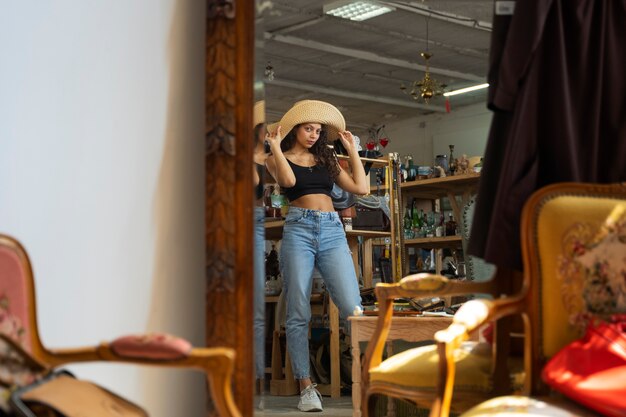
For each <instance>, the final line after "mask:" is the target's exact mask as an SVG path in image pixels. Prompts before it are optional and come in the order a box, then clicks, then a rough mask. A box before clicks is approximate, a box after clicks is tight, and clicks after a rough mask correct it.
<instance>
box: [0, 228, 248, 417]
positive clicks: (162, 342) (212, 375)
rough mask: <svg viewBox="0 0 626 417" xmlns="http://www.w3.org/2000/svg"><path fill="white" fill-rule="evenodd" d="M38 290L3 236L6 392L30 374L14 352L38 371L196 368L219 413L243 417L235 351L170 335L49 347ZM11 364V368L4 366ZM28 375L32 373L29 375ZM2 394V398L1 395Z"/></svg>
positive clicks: (1, 333)
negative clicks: (16, 368) (79, 366)
mask: <svg viewBox="0 0 626 417" xmlns="http://www.w3.org/2000/svg"><path fill="white" fill-rule="evenodd" d="M36 312H37V309H36V304H35V286H34V279H33V272H32V268H31V263H30V260H29V257H28V254H27V253H26V250H25V249H24V248H23V247H22V245H20V243H19V242H18V241H17V240H15V239H14V238H12V237H10V236H7V235H1V234H0V362H2V363H3V366H2V367H0V368H2V369H1V370H0V389H2V388H3V387H4V389H5V392H4V394H6V388H7V386H11V385H14V384H17V383H19V382H20V381H21V382H24V381H28V378H26V377H25V375H26V374H28V372H26V371H21V373H20V372H16V373H17V374H18V375H16V374H14V375H12V374H11V369H12V368H11V367H10V366H8V365H7V364H8V363H9V362H8V361H9V360H10V359H11V358H10V357H9V355H10V354H11V352H12V350H11V349H13V351H15V348H16V347H17V349H18V350H23V351H25V352H27V353H28V355H29V356H30V357H32V358H33V360H31V362H36V363H31V364H30V366H31V367H32V366H35V368H36V369H38V371H40V370H42V369H43V370H46V369H53V368H56V367H58V366H61V365H64V364H68V363H77V362H91V361H104V362H120V363H133V364H138V365H149V366H163V367H171V368H194V369H197V370H200V371H203V372H204V373H206V375H207V379H208V384H209V388H210V393H211V397H212V400H213V404H214V406H215V409H216V411H217V413H218V414H219V415H220V416H223V417H239V416H240V415H241V414H240V413H239V410H238V409H237V407H236V406H235V404H234V401H233V397H232V391H231V377H232V372H233V368H234V360H235V352H234V350H233V349H230V348H193V347H192V346H191V345H190V344H189V343H188V342H187V341H185V340H183V339H180V338H177V337H174V336H170V335H165V334H157V335H155V334H151V335H143V336H142V335H131V336H126V337H121V338H119V339H116V340H115V341H112V342H111V343H101V344H100V345H98V346H91V347H83V348H72V349H54V350H52V349H47V348H45V347H44V346H43V344H42V343H41V340H40V338H39V332H38V328H37V314H36ZM4 365H6V366H4ZM26 376H27V375H26ZM0 394H2V393H1V392H0Z"/></svg>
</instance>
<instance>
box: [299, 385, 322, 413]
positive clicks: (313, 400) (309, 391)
mask: <svg viewBox="0 0 626 417" xmlns="http://www.w3.org/2000/svg"><path fill="white" fill-rule="evenodd" d="M316 386H317V384H311V385H309V386H308V387H306V388H305V389H303V390H302V392H301V393H300V402H299V403H298V410H300V411H322V394H320V393H319V391H318V390H317V389H315V387H316Z"/></svg>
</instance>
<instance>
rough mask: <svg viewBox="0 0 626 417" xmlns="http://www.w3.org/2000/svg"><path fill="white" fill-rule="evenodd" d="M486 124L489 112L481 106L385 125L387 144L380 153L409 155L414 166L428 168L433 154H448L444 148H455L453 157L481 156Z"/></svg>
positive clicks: (486, 132)
mask: <svg viewBox="0 0 626 417" xmlns="http://www.w3.org/2000/svg"><path fill="white" fill-rule="evenodd" d="M490 124H491V112H490V111H489V110H488V109H487V108H486V105H485V104H484V103H480V104H475V105H472V106H467V107H464V108H460V109H458V110H455V109H453V111H452V112H451V113H436V114H432V115H428V116H421V117H415V118H412V119H407V120H402V121H397V122H390V123H386V124H385V131H386V133H387V135H388V136H389V138H390V139H391V142H390V143H389V145H388V146H387V148H386V149H385V150H384V152H385V153H387V152H398V153H400V155H401V156H404V155H406V154H411V155H412V156H413V161H414V163H416V164H417V165H422V164H424V165H432V163H433V158H434V156H435V155H438V154H445V155H448V153H449V147H448V145H455V147H454V155H455V156H456V157H460V156H461V155H462V154H467V155H468V156H479V155H483V154H484V151H485V147H486V145H487V135H488V132H489V126H490Z"/></svg>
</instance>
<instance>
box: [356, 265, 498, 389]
mask: <svg viewBox="0 0 626 417" xmlns="http://www.w3.org/2000/svg"><path fill="white" fill-rule="evenodd" d="M493 288H494V285H493V283H492V282H480V283H479V282H472V281H469V282H467V281H457V280H450V279H448V278H446V277H444V276H442V275H436V274H428V273H421V274H414V275H409V276H406V277H404V278H403V279H402V280H400V281H399V282H397V283H394V284H378V285H376V289H375V291H376V299H377V301H378V322H377V325H376V331H375V332H374V334H373V335H372V338H371V340H370V343H369V344H368V347H367V351H366V353H365V360H364V362H363V378H362V380H363V382H364V383H367V381H369V370H370V369H372V368H374V367H376V366H378V365H380V363H381V362H382V357H383V351H384V348H385V342H386V341H387V336H388V335H389V328H390V326H391V318H392V315H393V300H394V299H396V298H426V297H435V296H446V295H453V294H475V293H492V292H493ZM364 386H365V384H364Z"/></svg>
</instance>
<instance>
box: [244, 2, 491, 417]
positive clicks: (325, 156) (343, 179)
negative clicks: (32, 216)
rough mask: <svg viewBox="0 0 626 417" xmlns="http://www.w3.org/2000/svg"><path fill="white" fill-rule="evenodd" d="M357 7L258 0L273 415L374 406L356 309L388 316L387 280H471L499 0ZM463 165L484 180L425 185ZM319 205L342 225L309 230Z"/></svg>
mask: <svg viewBox="0 0 626 417" xmlns="http://www.w3.org/2000/svg"><path fill="white" fill-rule="evenodd" d="M340 3H341V4H340ZM349 3H350V2H346V1H343V2H330V1H320V0H316V1H304V0H295V1H289V2H287V1H261V2H259V9H258V10H259V15H258V19H257V27H256V30H257V45H258V48H257V51H256V72H257V77H259V78H261V79H262V81H263V83H264V85H265V88H264V89H263V94H262V95H259V97H258V100H257V104H256V105H255V114H256V111H257V108H260V107H261V100H264V102H263V103H264V104H263V105H264V106H265V117H264V118H261V117H259V118H256V116H255V121H256V122H255V123H257V122H258V124H255V141H256V151H255V170H254V172H255V174H254V175H255V178H256V177H257V176H258V178H259V183H258V184H259V185H258V186H257V188H256V192H257V194H256V196H257V208H256V211H255V216H256V221H257V223H256V224H257V226H258V225H259V224H260V223H261V221H262V222H263V228H261V227H258V228H257V229H256V230H257V232H256V234H255V239H256V242H255V248H256V251H255V271H256V274H255V311H256V312H257V313H255V319H254V323H255V346H256V356H255V364H256V370H257V379H258V382H257V385H256V387H257V389H256V392H257V394H259V395H258V396H257V398H256V404H255V405H256V406H257V408H258V409H259V410H261V409H263V408H265V413H266V414H268V415H269V414H270V413H271V410H278V409H285V408H288V409H294V410H296V409H297V408H299V409H300V410H302V411H308V410H317V409H318V408H319V409H322V408H323V409H324V411H329V410H333V408H334V407H337V408H338V409H341V408H343V409H345V410H350V409H351V408H352V407H355V408H358V407H359V406H360V391H359V390H360V388H358V387H359V385H358V384H359V383H360V374H359V375H357V374H358V372H357V373H356V374H355V373H354V372H353V365H352V356H351V353H350V352H351V348H352V349H353V351H354V348H355V346H356V348H360V345H359V343H358V341H357V342H356V345H354V344H353V343H352V341H351V331H350V328H351V326H353V325H355V324H354V323H355V322H353V321H346V320H344V319H345V318H346V317H347V316H349V315H352V314H353V313H354V311H355V309H356V310H360V309H361V308H362V309H364V310H365V313H366V317H368V318H373V319H374V320H375V319H376V316H375V314H376V311H375V309H376V306H375V304H374V297H373V294H372V290H371V289H372V288H373V287H374V286H375V285H376V284H377V283H379V282H393V281H397V280H399V279H400V278H401V277H402V276H403V275H406V274H409V273H416V272H437V273H442V274H444V275H446V276H450V277H453V278H461V279H465V278H466V277H467V268H466V267H465V255H464V252H463V245H464V243H465V241H464V239H463V238H462V233H463V225H462V224H461V223H462V222H461V220H462V219H461V217H462V213H463V207H464V205H465V204H466V203H468V201H467V200H468V199H469V198H470V197H471V196H472V195H473V194H474V192H475V186H476V184H477V181H478V178H479V175H480V174H479V171H480V167H481V166H482V160H481V157H482V155H483V153H484V148H485V143H486V139H487V132H488V129H489V124H490V121H491V114H490V113H489V111H488V110H487V109H486V107H485V102H486V89H485V88H484V87H485V86H484V85H483V84H484V83H485V82H486V75H487V69H488V51H489V42H490V35H491V33H490V32H491V21H492V6H493V2H492V1H486V0H483V1H437V2H435V1H407V2H376V3H375V2H369V3H371V5H372V7H373V6H381V8H379V9H377V10H370V13H369V15H365V16H360V17H359V16H351V17H350V16H347V15H344V14H343V13H344V11H342V10H341V9H339V8H338V7H339V6H342V5H346V4H349ZM352 3H355V2H352ZM353 6H354V5H353ZM346 13H347V12H346ZM468 87H469V88H470V89H469V90H468V91H466V92H461V93H459V94H456V95H446V96H444V94H448V93H454V92H459V91H461V90H462V89H464V88H468ZM472 88H473V89H472ZM339 116H340V117H339ZM261 120H262V121H263V122H264V123H265V126H266V127H267V128H266V129H265V130H264V129H263V127H262V126H261V122H260V121H261ZM264 135H265V136H264ZM262 166H264V167H265V169H261V167H262ZM322 170H323V171H324V174H323V175H322V173H321V172H320V171H322ZM454 175H468V176H471V177H472V179H470V180H469V181H468V185H467V187H466V188H459V189H458V190H456V191H455V192H457V191H458V194H454V193H452V194H450V193H446V192H443V191H442V190H443V188H442V189H441V190H439V189H437V190H435V191H432V190H431V192H432V193H434V194H432V195H431V194H427V195H425V194H424V193H423V192H421V191H420V190H419V189H417V188H416V189H411V187H412V184H414V183H417V182H418V181H421V180H427V179H433V178H445V177H453V176H454ZM312 213H317V215H318V217H321V218H324V216H327V217H328V223H329V224H334V225H335V226H336V227H337V235H338V236H332V237H330V238H329V237H327V236H325V235H324V234H323V226H322V225H321V224H320V225H318V226H319V228H320V229H319V230H321V232H320V233H321V234H319V235H315V234H313V233H311V232H310V230H311V229H306V228H305V227H304V226H303V223H307V222H308V221H309V218H308V217H310V216H311V215H312ZM318 220H319V219H318ZM311 227H314V226H311ZM262 231H264V232H265V236H264V238H262V237H261V236H262V235H261V232H262ZM261 239H264V240H263V241H262V242H261ZM437 239H440V240H441V242H444V241H445V243H441V242H439V241H437ZM333 240H339V242H340V244H339V246H337V247H332V248H330V247H329V248H328V249H326V248H324V245H325V244H327V243H328V242H329V241H333ZM426 241H428V242H431V243H430V244H427V243H424V242H426ZM435 241H436V243H435V244H432V242H435ZM311 242H313V244H314V245H317V246H315V248H313V249H311V248H310V247H309V246H308V245H310V244H312V243H311ZM261 257H262V259H263V272H261V263H260V262H259V260H260V259H261ZM336 257H338V258H336ZM261 274H263V275H262V278H261ZM259 289H261V291H262V296H261V294H259ZM329 293H330V294H329ZM452 301H456V300H431V299H428V300H420V304H419V308H421V309H423V310H427V309H429V308H430V309H431V310H436V309H437V308H440V307H441V308H442V309H443V308H449V307H450V306H451V305H453V304H454V303H452ZM409 307H410V306H408V307H407V308H409ZM264 310H265V318H264V320H261V318H260V315H257V314H261V313H260V312H262V311H264ZM370 314H371V315H370ZM350 323H353V324H350ZM396 343H400V342H399V341H394V342H393V345H394V347H395V345H396ZM361 345H362V346H363V348H364V346H365V345H364V344H363V343H362V344H361ZM315 384H317V385H316V386H315ZM307 387H310V389H308V390H307ZM355 387H356V391H355ZM318 395H323V396H324V401H323V402H322V403H321V404H318V402H317V399H318V398H319V397H318ZM391 406H393V404H390V407H391ZM309 407H310V408H309ZM307 408H308V410H305V409H307Z"/></svg>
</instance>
